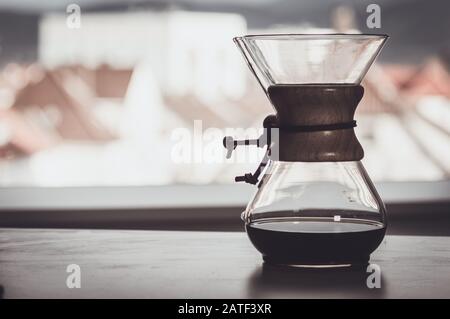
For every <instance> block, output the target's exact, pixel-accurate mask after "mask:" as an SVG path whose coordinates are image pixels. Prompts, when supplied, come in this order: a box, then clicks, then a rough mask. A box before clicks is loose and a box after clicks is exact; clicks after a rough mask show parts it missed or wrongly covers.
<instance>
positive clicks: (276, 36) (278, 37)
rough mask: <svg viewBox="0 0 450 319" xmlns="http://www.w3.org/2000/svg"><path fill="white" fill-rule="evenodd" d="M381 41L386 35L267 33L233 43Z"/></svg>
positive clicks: (235, 39)
mask: <svg viewBox="0 0 450 319" xmlns="http://www.w3.org/2000/svg"><path fill="white" fill-rule="evenodd" d="M358 38H359V39H383V40H387V39H388V38H389V35H387V34H372V33H267V34H248V35H243V36H240V37H234V38H233V40H234V41H238V40H242V39H255V40H285V39H298V40H301V39H309V40H324V39H350V40H351V39H358Z"/></svg>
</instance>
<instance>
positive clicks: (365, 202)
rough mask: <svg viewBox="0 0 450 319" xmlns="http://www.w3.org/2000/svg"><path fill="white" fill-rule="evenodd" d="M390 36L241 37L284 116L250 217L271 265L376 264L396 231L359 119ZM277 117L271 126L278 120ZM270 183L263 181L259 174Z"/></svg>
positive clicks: (249, 178)
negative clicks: (389, 233) (368, 163)
mask: <svg viewBox="0 0 450 319" xmlns="http://www.w3.org/2000/svg"><path fill="white" fill-rule="evenodd" d="M386 39H387V36H384V35H356V34H351V35H345V34H327V35H317V34H315V35H298V34H282V35H254V36H244V37H239V38H235V39H234V41H235V42H236V44H237V46H238V47H239V49H240V50H241V52H242V53H243V55H244V57H245V60H246V61H247V64H248V66H249V68H250V69H251V71H252V73H253V74H254V75H255V77H256V78H257V80H258V81H259V83H260V84H261V87H262V88H263V89H264V91H265V93H266V95H267V96H268V98H269V100H270V101H271V103H272V105H273V107H274V110H275V111H276V114H274V115H272V116H269V117H268V120H267V121H265V123H264V127H265V128H266V132H271V133H270V134H269V136H271V138H269V139H267V134H266V133H265V134H266V136H264V138H263V139H262V138H260V139H259V140H257V141H256V142H254V141H253V142H252V141H234V140H233V139H232V138H229V137H228V138H227V140H226V141H224V144H226V145H225V146H226V147H227V148H228V149H229V150H230V149H234V148H236V146H237V145H257V146H260V147H261V146H262V145H263V143H262V142H261V141H262V140H264V141H266V143H265V144H264V145H265V146H267V157H266V161H264V160H263V163H262V164H261V166H260V167H259V168H258V170H257V171H256V172H255V174H246V175H245V176H241V177H237V178H236V181H245V182H248V183H253V184H256V185H257V191H256V193H255V195H254V196H253V198H252V199H251V201H250V202H249V204H248V206H247V208H246V210H245V211H244V212H243V213H242V219H243V220H244V222H245V227H246V231H247V234H248V236H249V238H250V240H251V242H252V243H253V245H254V246H255V247H256V248H257V249H258V250H259V251H260V252H261V253H262V255H263V258H264V260H265V261H266V262H269V263H274V264H285V265H297V266H314V267H317V266H333V267H335V266H358V265H366V264H367V263H368V261H369V258H370V254H371V253H372V252H373V251H374V250H375V249H376V248H377V247H378V246H379V244H380V243H381V241H382V240H383V237H384V235H385V231H386V216H385V208H384V204H383V202H382V200H381V199H380V197H379V196H378V194H377V191H376V189H375V187H374V185H373V183H372V182H371V180H370V178H369V176H368V175H367V173H366V171H365V169H364V167H363V165H362V163H361V162H360V160H361V159H362V158H363V156H364V151H363V149H362V147H361V145H360V143H359V142H358V140H357V138H356V135H355V133H354V126H356V122H355V121H354V119H353V117H354V112H355V110H356V107H357V105H358V102H359V101H360V100H361V98H362V96H363V94H364V88H363V87H362V86H361V85H360V82H361V80H362V79H363V77H364V75H365V74H366V72H367V70H368V69H369V67H370V65H371V64H372V63H373V61H374V60H375V58H376V56H377V55H378V54H379V52H380V50H381V48H382V46H383V45H384V43H385V41H386ZM269 119H270V120H269ZM260 174H261V175H262V176H261V178H260V179H259V175H260Z"/></svg>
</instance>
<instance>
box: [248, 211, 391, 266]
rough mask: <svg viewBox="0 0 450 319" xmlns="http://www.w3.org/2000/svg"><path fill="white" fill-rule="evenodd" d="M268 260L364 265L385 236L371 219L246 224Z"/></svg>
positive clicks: (380, 225) (382, 230)
mask: <svg viewBox="0 0 450 319" xmlns="http://www.w3.org/2000/svg"><path fill="white" fill-rule="evenodd" d="M246 230H247V234H248V236H249V238H250V240H251V242H252V243H253V245H254V246H255V247H256V248H257V249H258V250H259V251H260V252H261V253H262V255H263V258H264V260H265V261H267V262H269V263H276V264H288V265H353V266H355V265H365V264H367V262H368V260H369V257H370V254H371V253H372V252H373V251H374V250H375V249H376V248H377V247H378V245H379V244H380V243H381V241H382V240H383V237H384V234H385V230H386V229H385V227H384V226H383V224H381V223H378V222H372V221H364V220H353V219H341V220H340V221H334V220H333V218H317V219H311V218H308V219H302V218H295V219H286V220H275V221H270V220H269V221H259V222H255V223H250V224H248V225H246Z"/></svg>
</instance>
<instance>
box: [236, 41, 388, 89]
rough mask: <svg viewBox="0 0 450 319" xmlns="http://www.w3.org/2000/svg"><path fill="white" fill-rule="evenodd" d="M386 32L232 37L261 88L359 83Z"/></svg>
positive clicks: (378, 49) (381, 45) (381, 43)
mask: <svg viewBox="0 0 450 319" xmlns="http://www.w3.org/2000/svg"><path fill="white" fill-rule="evenodd" d="M387 38H388V36H386V35H367V34H277V35H270V34H269V35H247V36H243V37H237V38H234V41H235V43H236V44H237V45H238V47H239V49H240V50H241V51H242V53H243V55H244V57H245V59H246V61H247V63H248V65H249V67H250V69H251V70H252V72H253V73H254V74H255V76H256V78H257V79H258V81H259V83H260V84H261V86H262V87H263V89H264V90H265V91H267V88H268V87H269V86H271V85H278V84H330V83H336V84H356V85H357V84H359V83H360V82H361V81H362V79H363V78H364V76H365V74H366V72H367V70H368V69H369V67H370V66H371V64H372V63H373V61H374V60H375V58H376V57H377V55H378V53H379V52H380V50H381V48H382V47H383V45H384V43H385V41H386V39H387Z"/></svg>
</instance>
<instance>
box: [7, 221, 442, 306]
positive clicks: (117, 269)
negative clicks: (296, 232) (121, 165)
mask: <svg viewBox="0 0 450 319" xmlns="http://www.w3.org/2000/svg"><path fill="white" fill-rule="evenodd" d="M371 262H372V263H374V264H377V265H378V266H380V269H381V288H379V289H377V288H373V289H369V288H367V285H366V279H367V277H368V276H369V275H370V273H366V272H364V271H351V270H346V271H344V270H304V269H297V268H293V269H286V268H277V267H270V266H263V264H262V260H261V256H260V255H259V253H258V252H257V251H256V250H255V249H254V248H253V247H252V246H251V244H250V242H249V240H248V239H247V236H246V234H245V233H241V232H200V231H119V230H49V229H0V293H1V294H2V296H3V297H4V298H316V297H319V298H320V297H323V298H450V237H414V236H387V237H386V238H385V240H384V242H383V243H382V244H381V246H380V247H379V249H378V250H377V251H376V252H375V253H374V254H373V255H372V259H371ZM70 264H77V265H79V266H80V269H81V288H73V289H69V288H67V286H66V279H67V277H68V276H69V275H70V274H69V273H67V272H66V268H67V266H68V265H70Z"/></svg>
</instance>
